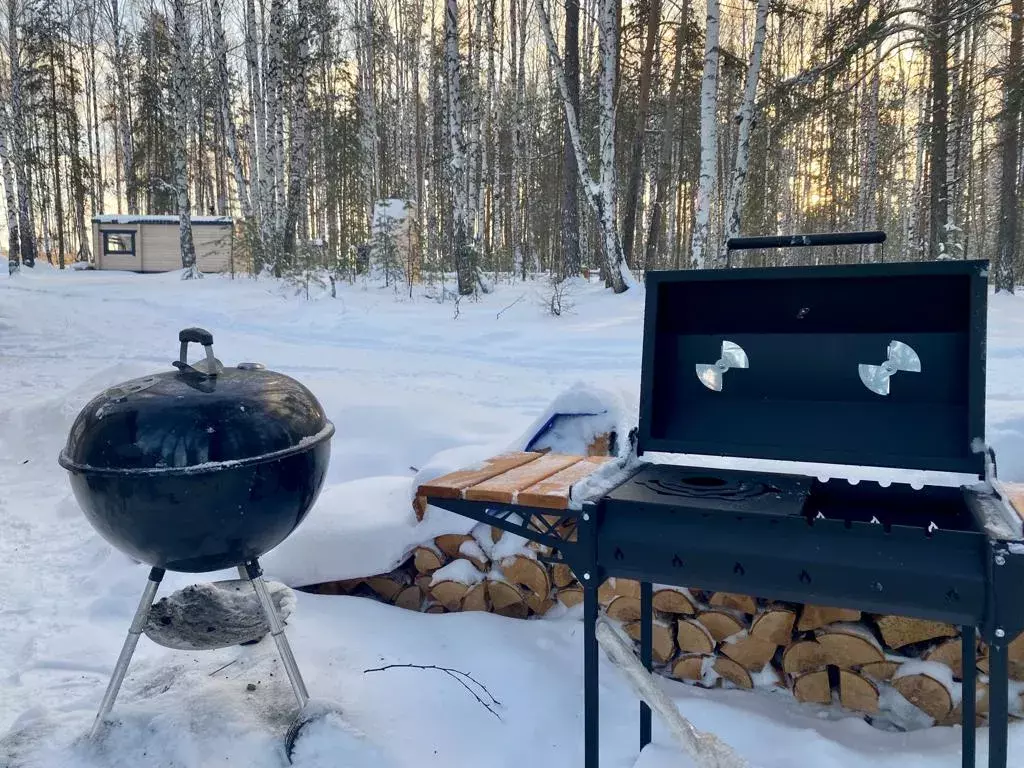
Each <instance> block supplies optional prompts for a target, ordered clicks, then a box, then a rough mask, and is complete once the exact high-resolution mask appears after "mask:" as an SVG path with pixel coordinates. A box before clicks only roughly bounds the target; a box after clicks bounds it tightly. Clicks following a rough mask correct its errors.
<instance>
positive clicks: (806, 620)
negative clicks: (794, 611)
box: [796, 604, 860, 632]
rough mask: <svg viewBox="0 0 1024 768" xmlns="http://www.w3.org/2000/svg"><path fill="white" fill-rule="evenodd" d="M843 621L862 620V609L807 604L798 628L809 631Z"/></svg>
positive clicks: (801, 612) (801, 613)
mask: <svg viewBox="0 0 1024 768" xmlns="http://www.w3.org/2000/svg"><path fill="white" fill-rule="evenodd" d="M841 621H860V611H855V610H851V609H850V608H830V607H828V606H824V605H810V604H807V605H804V607H803V609H802V610H801V611H800V622H799V623H798V624H797V627H796V628H797V630H799V631H800V632H807V631H809V630H812V629H818V628H819V627H824V626H827V625H828V624H836V623H838V622H841Z"/></svg>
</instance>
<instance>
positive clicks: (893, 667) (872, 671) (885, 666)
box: [860, 661, 901, 682]
mask: <svg viewBox="0 0 1024 768" xmlns="http://www.w3.org/2000/svg"><path fill="white" fill-rule="evenodd" d="M900 665H901V664H900V662H898V661H872V662H871V663H870V664H865V665H863V666H862V667H861V668H860V673H861V674H862V675H864V677H867V678H870V679H871V680H875V681H877V682H888V681H889V680H892V677H893V675H895V674H896V673H897V672H898V671H899V669H900Z"/></svg>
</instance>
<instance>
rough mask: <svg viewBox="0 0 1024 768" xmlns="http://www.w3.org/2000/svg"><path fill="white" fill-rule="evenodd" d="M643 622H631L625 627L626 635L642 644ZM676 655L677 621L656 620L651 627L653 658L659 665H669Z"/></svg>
mask: <svg viewBox="0 0 1024 768" xmlns="http://www.w3.org/2000/svg"><path fill="white" fill-rule="evenodd" d="M641 624H642V622H640V621H631V622H629V623H628V624H626V625H625V627H624V629H625V630H626V634H627V635H629V636H630V637H631V638H633V639H634V640H636V641H637V642H638V643H639V642H640V629H641ZM675 655H676V628H675V621H665V620H664V619H658V618H656V619H655V620H654V621H653V622H652V625H651V657H652V658H653V659H654V661H655V662H657V663H658V664H667V663H668V662H670V661H671V660H672V657H673V656H675Z"/></svg>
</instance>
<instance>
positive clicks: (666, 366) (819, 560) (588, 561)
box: [428, 232, 1024, 768]
mask: <svg viewBox="0 0 1024 768" xmlns="http://www.w3.org/2000/svg"><path fill="white" fill-rule="evenodd" d="M883 240H884V234H883V233H880V232H870V233H840V234H834V235H833V234H822V235H807V236H804V235H798V236H794V237H778V238H775V237H771V238H739V239H734V240H732V241H730V248H732V249H740V248H780V247H790V246H813V245H848V244H849V245H853V244H859V243H867V242H881V241H883ZM987 275H988V264H987V262H984V261H942V262H930V263H889V264H864V265H835V266H833V265H829V266H813V267H776V268H766V269H726V270H687V271H662V272H651V273H649V274H648V275H647V281H646V291H647V293H646V309H645V319H644V323H645V325H644V337H643V360H642V371H641V381H640V392H641V398H640V414H639V425H638V430H637V435H636V437H637V462H636V464H637V466H636V471H635V472H634V473H632V474H631V475H630V476H629V478H628V479H626V480H624V481H622V482H621V483H619V484H618V485H616V486H615V487H614V488H612V489H611V490H610V491H608V492H606V493H604V494H600V495H599V496H598V497H595V498H590V499H588V500H586V501H584V502H583V504H582V509H581V511H580V512H579V513H578V516H577V517H576V518H575V519H574V521H573V522H575V523H576V525H577V530H578V541H577V542H575V543H572V542H565V541H562V540H560V539H559V538H558V537H556V536H553V535H538V534H536V533H533V532H532V531H545V530H547V529H546V528H545V527H544V526H543V525H542V523H541V521H543V519H544V518H543V510H539V509H538V510H531V509H527V508H523V507H514V508H502V507H500V506H499V505H493V504H486V503H482V502H469V501H465V500H455V501H452V500H446V499H441V498H437V499H435V498H429V499H428V502H429V503H431V504H434V505H436V506H440V507H445V508H448V509H451V510H453V511H456V512H460V513H462V514H467V515H469V516H471V517H474V518H476V519H480V520H491V521H493V523H494V524H495V525H498V526H499V527H503V528H505V529H507V530H516V531H517V532H519V533H521V534H522V535H526V536H528V537H531V538H535V539H537V540H538V541H543V543H546V544H549V545H551V546H553V547H556V548H557V549H558V550H559V552H560V553H561V556H562V558H563V559H564V560H565V561H566V562H567V563H568V564H569V565H570V566H571V567H572V569H573V570H574V572H575V573H576V574H577V575H578V576H579V577H580V582H581V584H582V585H583V587H584V621H585V625H586V638H585V642H584V679H585V695H584V706H585V718H584V722H585V747H586V761H585V764H586V767H587V768H597V765H598V749H599V746H598V729H597V724H598V684H597V640H596V635H595V629H596V624H597V621H598V602H597V588H598V587H599V586H600V585H601V583H602V582H604V580H605V579H606V578H608V577H625V578H632V579H637V580H639V581H640V582H641V614H642V622H641V658H642V661H643V662H644V664H645V665H646V666H647V667H648V669H650V668H651V661H652V658H651V657H652V649H651V642H652V629H651V622H652V605H651V595H652V584H653V583H661V584H672V585H678V586H683V587H693V588H698V589H704V590H710V591H724V592H733V593H740V594H747V595H756V596H759V597H762V598H766V599H774V600H788V601H794V602H800V603H811V604H816V605H828V606H834V607H840V608H841V607H847V608H852V609H859V610H862V611H866V612H877V613H893V614H897V615H905V616H911V617H916V618H923V619H933V620H937V621H943V622H949V623H952V624H956V625H959V626H960V627H961V629H962V632H963V634H964V637H965V638H974V637H976V636H977V634H978V633H980V635H981V637H982V638H983V639H984V640H985V641H986V642H987V643H988V645H989V648H990V656H989V665H990V669H989V673H990V693H989V699H990V712H989V722H990V738H989V763H988V764H989V766H990V767H991V768H1005V766H1006V759H1007V754H1006V750H1007V723H1008V703H1009V701H1008V700H1009V692H1008V668H1007V667H1008V659H1007V646H1008V644H1009V643H1010V641H1011V640H1012V639H1013V638H1014V637H1015V636H1017V635H1018V634H1019V633H1020V632H1021V630H1022V629H1024V531H1022V527H1021V518H1020V516H1019V515H1017V514H1016V513H1015V511H1014V509H1013V507H1012V505H1011V504H1010V502H1009V500H1008V499H1006V498H1004V494H1003V492H1002V490H1001V486H1000V485H999V482H998V480H997V478H996V477H995V456H994V452H992V451H991V449H990V448H989V447H988V446H987V444H986V442H985V430H984V425H985V361H986V355H985V338H986V307H987V295H988V294H987ZM659 453H660V454H676V456H677V457H676V458H675V459H673V460H672V462H671V463H669V462H666V461H665V460H664V459H663V458H662V459H659V458H658V457H657V455H656V454H659ZM645 454H646V455H647V456H646V458H643V459H641V458H640V457H642V456H644V455H645ZM651 454H655V455H653V456H652V455H651ZM690 456H692V457H695V458H696V457H718V458H722V457H726V458H728V459H729V461H728V464H730V465H731V468H730V469H711V468H708V467H707V466H704V463H705V462H706V461H707V463H715V462H713V461H708V459H707V458H704V459H701V460H700V461H696V460H695V461H693V462H690V463H692V465H687V464H686V463H683V464H680V463H678V462H679V461H680V460H682V461H683V462H686V458H685V457H690ZM737 459H739V460H740V461H736V460H737ZM749 460H775V461H781V462H789V463H788V464H784V465H783V467H785V469H783V470H781V471H779V472H767V471H766V472H759V471H750V470H749V469H747V468H740V469H737V468H736V466H737V465H738V466H740V467H743V463H744V462H746V463H749ZM717 463H720V464H721V463H722V462H721V461H719V462H717ZM800 463H814V464H830V465H840V466H839V467H838V469H837V468H833V469H831V470H829V471H828V474H829V475H832V476H833V478H832V479H831V480H827V481H823V480H822V479H819V478H818V477H817V475H816V474H813V475H812V474H805V473H803V472H801V471H800V470H799V469H797V468H796V467H799V464H800ZM843 465H845V466H851V467H858V466H859V467H878V468H886V469H887V470H889V469H895V470H925V471H935V472H940V473H953V474H944V475H943V477H944V478H948V479H949V480H951V482H950V483H949V484H943V485H929V484H924V485H921V486H920V487H913V486H911V485H910V484H909V483H900V482H891V484H890V483H888V482H887V483H885V484H883V483H879V482H873V481H867V480H861V481H860V482H858V483H852V482H848V481H847V480H846V479H844V477H843V470H842V466H843ZM789 467H794V468H793V469H790V468H789ZM886 474H890V475H892V474H893V473H892V472H887V473H886ZM896 474H897V475H898V474H899V473H896ZM474 504H476V506H475V507H474V506H472V505H474ZM483 507H486V508H483ZM510 512H515V513H516V516H517V517H516V518H512V517H511V516H510ZM511 519H524V520H526V522H525V523H524V524H522V525H514V524H512V523H510V520H511ZM962 646H963V658H962V663H963V669H964V672H963V686H964V690H974V688H975V675H976V673H975V665H976V659H975V652H976V649H975V643H974V642H964V643H962ZM962 711H963V718H964V722H965V723H968V724H973V723H974V719H975V698H974V696H964V697H963V705H962ZM640 731H641V733H640V741H641V747H642V746H643V745H645V744H647V743H648V742H649V741H650V734H651V722H650V710H649V709H648V708H647V707H646V706H645V705H641V721H640ZM974 757H975V738H974V728H973V727H972V726H970V725H969V726H968V727H966V728H964V729H963V765H964V766H965V768H967V767H968V766H971V767H973V766H974Z"/></svg>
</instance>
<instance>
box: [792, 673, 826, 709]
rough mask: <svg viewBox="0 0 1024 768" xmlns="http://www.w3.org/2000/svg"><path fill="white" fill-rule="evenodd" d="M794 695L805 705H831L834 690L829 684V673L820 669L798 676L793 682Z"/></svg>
mask: <svg viewBox="0 0 1024 768" xmlns="http://www.w3.org/2000/svg"><path fill="white" fill-rule="evenodd" d="M793 695H794V696H795V697H796V700H797V701H801V702H803V703H804V704H831V703H832V689H831V687H830V686H829V683H828V671H827V670H824V669H819V670H816V671H814V672H804V673H803V674H801V675H798V676H797V678H796V679H795V680H794V681H793Z"/></svg>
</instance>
